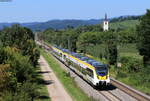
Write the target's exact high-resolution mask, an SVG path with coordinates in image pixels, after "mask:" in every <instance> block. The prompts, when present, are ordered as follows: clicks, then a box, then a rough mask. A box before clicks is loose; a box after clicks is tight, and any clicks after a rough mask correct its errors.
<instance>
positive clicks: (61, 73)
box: [41, 50, 94, 101]
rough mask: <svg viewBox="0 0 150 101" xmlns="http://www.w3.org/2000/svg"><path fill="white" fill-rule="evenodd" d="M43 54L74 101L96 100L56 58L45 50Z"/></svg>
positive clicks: (42, 51)
mask: <svg viewBox="0 0 150 101" xmlns="http://www.w3.org/2000/svg"><path fill="white" fill-rule="evenodd" d="M41 54H42V55H43V56H44V58H45V59H46V60H47V62H48V64H49V65H50V67H51V68H52V69H53V71H54V72H55V74H56V76H57V77H58V78H59V80H60V81H61V83H62V84H63V86H64V87H65V89H66V90H67V92H68V93H69V94H70V95H71V97H72V98H73V100H74V101H94V99H93V98H90V97H88V96H87V95H86V94H85V93H84V92H83V91H82V90H81V89H80V88H79V87H78V86H77V84H76V83H75V81H74V79H73V78H72V77H70V76H69V74H67V73H66V72H65V70H63V69H62V68H61V67H60V65H59V64H58V62H57V61H56V60H54V58H53V57H52V56H51V55H50V54H49V53H46V52H45V51H44V50H41Z"/></svg>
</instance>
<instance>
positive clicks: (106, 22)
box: [103, 14, 109, 31]
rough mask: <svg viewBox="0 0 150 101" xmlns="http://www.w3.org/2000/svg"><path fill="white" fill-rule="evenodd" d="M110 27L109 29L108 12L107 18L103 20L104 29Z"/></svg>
mask: <svg viewBox="0 0 150 101" xmlns="http://www.w3.org/2000/svg"><path fill="white" fill-rule="evenodd" d="M108 29H109V22H108V19H107V14H105V19H104V21H103V30H104V31H108Z"/></svg>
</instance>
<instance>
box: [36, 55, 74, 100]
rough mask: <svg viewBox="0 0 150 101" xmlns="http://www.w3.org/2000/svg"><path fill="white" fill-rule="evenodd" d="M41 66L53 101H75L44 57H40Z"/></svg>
mask: <svg viewBox="0 0 150 101" xmlns="http://www.w3.org/2000/svg"><path fill="white" fill-rule="evenodd" d="M39 64H40V67H41V72H42V75H43V78H44V80H45V81H46V84H47V89H48V93H49V97H50V98H51V101H73V100H72V98H71V97H70V95H69V94H68V93H67V92H66V90H65V89H64V87H63V85H62V84H61V83H60V81H59V80H58V78H57V77H56V75H55V74H54V72H53V71H52V69H51V68H50V67H49V65H48V63H47V61H46V60H45V59H44V57H43V56H40V59H39Z"/></svg>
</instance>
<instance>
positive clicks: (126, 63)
mask: <svg viewBox="0 0 150 101" xmlns="http://www.w3.org/2000/svg"><path fill="white" fill-rule="evenodd" d="M121 63H122V67H123V70H127V71H128V72H138V71H140V70H141V68H142V67H143V65H142V62H141V60H140V59H137V58H134V57H130V56H124V57H121Z"/></svg>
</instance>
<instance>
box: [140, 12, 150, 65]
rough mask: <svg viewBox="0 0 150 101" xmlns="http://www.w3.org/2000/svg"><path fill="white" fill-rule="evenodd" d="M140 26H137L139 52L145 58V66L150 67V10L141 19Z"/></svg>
mask: <svg viewBox="0 0 150 101" xmlns="http://www.w3.org/2000/svg"><path fill="white" fill-rule="evenodd" d="M140 21H141V22H140V25H139V26H137V34H138V44H137V47H138V50H139V52H140V55H142V56H143V63H144V65H145V66H147V65H150V10H147V13H146V14H145V15H144V16H143V17H142V18H141V19H140Z"/></svg>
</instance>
